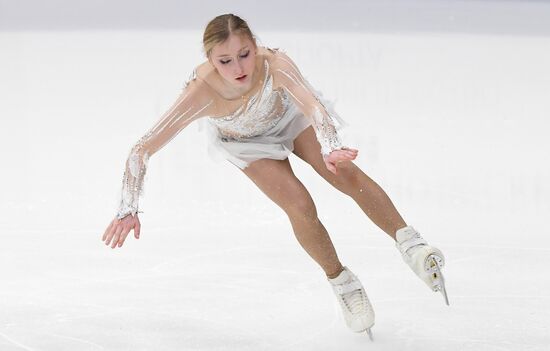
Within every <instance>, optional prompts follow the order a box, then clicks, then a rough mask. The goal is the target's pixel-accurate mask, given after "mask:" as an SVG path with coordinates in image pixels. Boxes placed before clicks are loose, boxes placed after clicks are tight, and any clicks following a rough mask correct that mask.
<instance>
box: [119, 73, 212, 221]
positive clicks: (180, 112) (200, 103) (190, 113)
mask: <svg viewBox="0 0 550 351" xmlns="http://www.w3.org/2000/svg"><path fill="white" fill-rule="evenodd" d="M204 85H205V83H204V82H203V81H202V80H200V79H197V78H196V74H195V72H193V75H192V76H191V78H190V80H189V81H188V82H187V83H186V84H185V86H184V88H183V91H182V92H181V94H180V95H179V96H178V98H177V99H176V101H175V102H174V104H173V105H172V106H171V107H170V109H169V110H168V111H166V112H165V113H164V114H163V115H162V116H161V117H160V119H159V121H158V122H157V123H156V124H155V125H154V126H153V127H152V128H151V129H150V130H149V131H148V132H147V133H146V134H145V135H144V136H142V137H141V138H140V139H139V141H138V142H137V143H136V144H135V145H134V146H133V147H132V149H131V151H130V155H129V156H128V159H127V160H126V169H125V171H124V177H123V180H122V193H121V199H120V205H119V208H118V211H117V218H119V219H121V218H124V217H125V216H127V215H128V214H132V215H134V214H136V213H137V212H138V202H139V198H140V196H141V195H142V192H143V181H144V177H145V172H146V170H147V163H148V160H149V158H150V157H151V156H152V155H153V154H154V153H155V152H157V151H159V150H160V149H161V148H162V147H164V146H165V145H166V144H167V143H168V142H169V141H170V140H172V138H174V137H175V136H176V135H177V134H178V133H179V132H180V131H181V130H182V129H183V128H185V127H186V126H187V125H188V124H189V123H191V122H192V121H193V120H195V119H198V118H200V117H204V116H207V115H209V113H210V109H211V108H212V105H213V101H212V99H211V97H210V96H209V94H208V93H207V90H206V89H205V86H204Z"/></svg>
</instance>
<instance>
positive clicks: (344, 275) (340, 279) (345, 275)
mask: <svg viewBox="0 0 550 351" xmlns="http://www.w3.org/2000/svg"><path fill="white" fill-rule="evenodd" d="M349 280H351V276H350V274H349V272H348V270H347V268H344V270H343V271H342V272H341V273H340V274H339V275H338V276H337V277H336V278H333V279H329V281H330V282H331V283H332V284H334V285H340V284H344V283H346V282H348V281H349Z"/></svg>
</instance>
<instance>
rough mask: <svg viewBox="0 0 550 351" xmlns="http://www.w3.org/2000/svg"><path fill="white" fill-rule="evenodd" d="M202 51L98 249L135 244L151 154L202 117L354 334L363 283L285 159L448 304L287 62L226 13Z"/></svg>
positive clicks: (397, 219)
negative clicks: (309, 174) (353, 205)
mask: <svg viewBox="0 0 550 351" xmlns="http://www.w3.org/2000/svg"><path fill="white" fill-rule="evenodd" d="M203 45H204V51H205V53H206V57H207V58H208V60H207V61H206V62H204V63H202V64H201V65H199V66H198V67H197V68H196V69H195V71H194V72H193V73H194V74H193V76H192V78H191V79H190V81H189V82H188V83H187V84H186V86H185V88H184V89H183V92H182V93H181V95H180V96H179V97H178V99H177V100H176V101H175V103H174V104H173V106H172V107H171V108H170V109H169V110H168V111H167V112H166V113H165V114H164V115H163V116H162V117H161V118H160V120H159V121H158V123H156V124H155V125H154V126H153V127H152V128H151V129H150V130H149V131H148V132H147V133H146V134H145V135H144V136H143V137H142V138H141V139H140V140H139V141H138V142H137V143H136V145H135V146H134V147H133V148H132V150H131V152H130V155H129V157H128V159H127V162H126V169H125V172H124V178H123V187H122V199H121V201H120V207H119V209H118V213H117V216H116V218H114V219H113V220H112V222H111V223H110V225H109V226H108V227H107V229H106V230H105V233H104V235H103V238H102V240H103V241H104V242H105V244H106V245H111V247H112V248H115V247H117V246H118V247H121V246H122V245H123V244H124V241H125V240H126V237H127V235H128V233H129V232H130V231H131V230H134V236H135V237H136V238H139V235H140V229H141V225H140V221H139V218H138V199H139V196H140V195H141V190H142V188H143V180H144V176H145V172H146V168H147V162H148V159H149V157H151V156H152V155H153V154H154V153H156V152H157V151H158V150H160V149H161V148H162V147H163V146H164V145H166V144H167V143H168V142H169V141H170V140H171V139H172V138H173V137H175V136H176V135H177V134H178V132H180V131H181V130H182V129H183V128H185V127H186V126H187V125H189V123H191V122H192V121H194V120H197V119H199V118H202V117H207V118H208V121H209V122H210V123H211V125H212V126H213V127H214V128H215V129H214V130H215V133H216V137H215V138H214V141H213V142H214V143H215V146H216V147H217V148H218V149H219V150H221V151H222V152H223V154H224V156H225V158H226V159H227V160H229V161H230V162H232V163H233V164H235V165H236V166H237V167H239V168H240V169H241V170H242V171H243V173H244V174H245V175H246V176H247V177H249V178H250V179H251V180H252V181H253V182H254V183H255V184H256V185H257V186H258V188H260V190H261V191H263V192H264V193H265V194H266V195H267V196H268V197H269V198H270V199H271V200H273V201H274V202H275V203H276V204H277V205H278V206H279V207H281V209H282V210H283V211H285V213H286V214H287V215H288V218H289V220H290V222H291V224H292V228H293V231H294V234H295V235H296V238H297V239H298V242H299V243H300V245H301V246H302V247H303V248H304V249H305V251H306V252H307V253H308V254H309V255H310V256H311V257H312V258H313V260H315V262H317V263H318V264H319V265H320V266H321V268H322V269H323V271H324V272H325V274H326V276H327V279H328V281H329V282H330V284H331V286H332V288H333V291H334V293H335V294H336V297H337V299H338V301H339V303H340V306H341V307H342V311H343V314H344V319H345V320H346V323H347V325H348V327H349V328H350V329H351V330H353V331H355V332H362V331H367V332H368V333H369V336H371V338H372V334H371V331H370V328H371V327H372V326H373V325H374V311H373V309H372V306H371V304H370V302H369V299H368V297H367V294H366V293H365V289H364V288H363V286H362V284H361V282H360V281H359V280H358V278H357V277H356V276H355V275H354V274H353V273H352V272H351V270H350V269H349V268H347V267H345V266H343V265H342V263H341V262H340V260H339V259H338V256H337V254H336V251H335V249H334V247H333V245H332V242H331V239H330V237H329V234H328V233H327V230H326V229H325V227H324V226H323V224H322V223H321V221H320V220H319V218H318V217H317V212H316V208H315V204H314V203H313V200H312V199H311V196H310V195H309V193H308V191H307V189H306V188H305V187H304V185H303V184H302V183H301V182H300V180H298V178H296V176H295V175H294V173H293V171H292V168H291V167H290V164H289V161H288V155H289V154H290V153H291V152H293V153H294V154H296V155H297V156H298V157H300V158H301V159H302V160H304V161H305V162H307V163H309V164H310V165H311V166H312V167H313V169H314V170H315V171H316V172H317V173H318V174H319V175H320V176H321V177H323V178H324V179H325V180H327V181H328V182H329V183H330V184H332V185H333V186H334V187H335V188H336V189H338V190H340V191H341V192H343V193H345V194H347V195H349V196H350V197H351V198H352V199H353V200H355V202H357V204H358V205H359V207H361V209H362V210H363V211H364V212H365V214H366V215H367V216H368V217H369V218H370V219H371V220H372V221H373V222H374V223H375V224H376V225H377V226H378V227H380V228H381V229H382V230H383V231H384V232H386V233H387V234H388V235H389V236H390V237H391V238H392V239H394V240H395V241H396V247H397V248H398V250H399V251H400V252H401V254H402V257H403V259H404V260H405V262H406V263H407V264H408V265H409V266H410V268H411V269H412V270H413V271H414V272H415V273H416V274H417V275H418V276H419V277H420V279H422V280H423V281H424V282H425V283H426V284H427V285H428V286H429V287H430V288H431V289H432V290H434V291H441V292H442V293H444V296H445V298H446V294H445V290H444V281H443V276H442V275H441V272H440V268H441V267H443V265H444V257H443V254H442V253H441V251H440V250H438V249H437V248H435V247H432V246H430V245H428V243H427V242H426V241H425V240H424V239H423V238H422V237H421V236H420V234H419V233H418V232H417V231H416V230H414V228H412V227H411V226H407V224H406V223H405V221H404V220H403V218H402V217H401V216H400V215H399V213H398V212H397V210H396V209H395V207H394V205H393V204H392V202H391V200H390V199H389V198H388V196H387V195H386V193H385V192H384V191H383V190H382V189H381V188H380V186H378V184H376V183H375V182H374V181H373V180H372V179H370V178H369V177H368V176H367V175H366V174H365V173H364V172H363V171H362V170H361V169H359V168H358V167H357V166H356V165H355V164H354V163H353V162H351V161H352V160H354V159H355V158H356V157H357V152H358V150H355V149H352V148H347V147H344V146H343V145H342V143H341V141H340V139H339V137H338V134H337V132H336V129H337V127H338V126H339V125H340V124H341V120H340V119H339V117H338V116H337V115H336V113H335V112H333V111H332V110H330V109H328V108H327V106H326V105H325V104H324V103H323V102H322V100H321V99H320V98H319V97H318V95H317V94H316V92H315V90H313V88H312V87H311V86H310V85H309V84H308V82H307V81H306V80H305V79H304V78H303V77H302V75H301V74H300V71H299V70H298V68H297V67H296V65H295V64H294V62H293V61H292V60H291V59H290V58H289V57H288V56H287V55H286V54H284V53H283V52H281V51H278V50H273V49H268V48H265V47H259V46H257V45H256V40H255V37H254V36H253V34H252V32H251V31H250V29H249V27H248V25H247V23H246V22H245V21H243V20H242V19H241V18H239V17H238V16H235V15H233V14H225V15H221V16H218V17H216V18H214V19H213V20H212V21H210V23H208V25H207V27H206V29H205V32H204V36H203ZM447 304H448V302H447Z"/></svg>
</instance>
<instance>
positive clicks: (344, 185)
mask: <svg viewBox="0 0 550 351" xmlns="http://www.w3.org/2000/svg"><path fill="white" fill-rule="evenodd" d="M361 173H362V172H361V170H360V169H359V167H357V166H356V165H355V164H353V163H352V162H345V163H342V164H340V165H338V174H337V175H334V176H333V177H332V179H330V183H331V184H332V185H334V187H336V188H337V189H338V190H340V191H342V192H343V193H345V194H347V195H352V194H354V193H357V192H360V191H361V186H362V184H361V183H362V182H361Z"/></svg>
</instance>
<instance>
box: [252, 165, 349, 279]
mask: <svg viewBox="0 0 550 351" xmlns="http://www.w3.org/2000/svg"><path fill="white" fill-rule="evenodd" d="M243 172H244V174H246V175H247V176H248V177H249V178H250V179H251V180H252V181H253V182H254V183H255V184H256V185H257V186H258V187H259V188H260V190H262V191H263V192H264V193H265V194H266V195H267V196H268V197H269V198H270V199H271V200H273V202H275V203H276V204H277V205H278V206H279V207H280V208H281V209H282V210H283V211H285V213H286V214H287V215H288V218H289V219H290V223H291V224H292V229H293V230H294V234H295V235H296V238H297V239H298V242H299V243H300V245H301V246H302V247H303V248H304V249H305V250H306V252H307V253H308V254H309V255H310V256H311V258H313V259H314V260H315V261H316V262H317V263H318V264H319V265H320V266H321V268H322V269H323V270H324V271H325V274H326V275H327V276H328V277H329V278H332V277H335V276H337V275H338V274H339V273H340V272H342V270H343V267H342V264H341V263H340V261H339V259H338V256H337V254H336V251H335V249H334V246H333V245H332V241H331V240H330V237H329V235H328V233H327V230H326V229H325V227H324V226H323V224H322V223H321V222H320V221H319V218H317V209H316V208H315V204H314V203H313V200H312V198H311V196H310V195H309V192H308V191H307V189H306V188H305V187H304V185H303V184H302V183H301V182H300V180H299V179H298V178H296V176H295V175H294V172H293V171H292V168H290V163H289V162H288V159H286V160H283V161H279V160H271V159H261V160H257V161H254V162H252V163H251V164H250V165H249V166H248V167H247V168H245V169H244V170H243Z"/></svg>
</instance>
